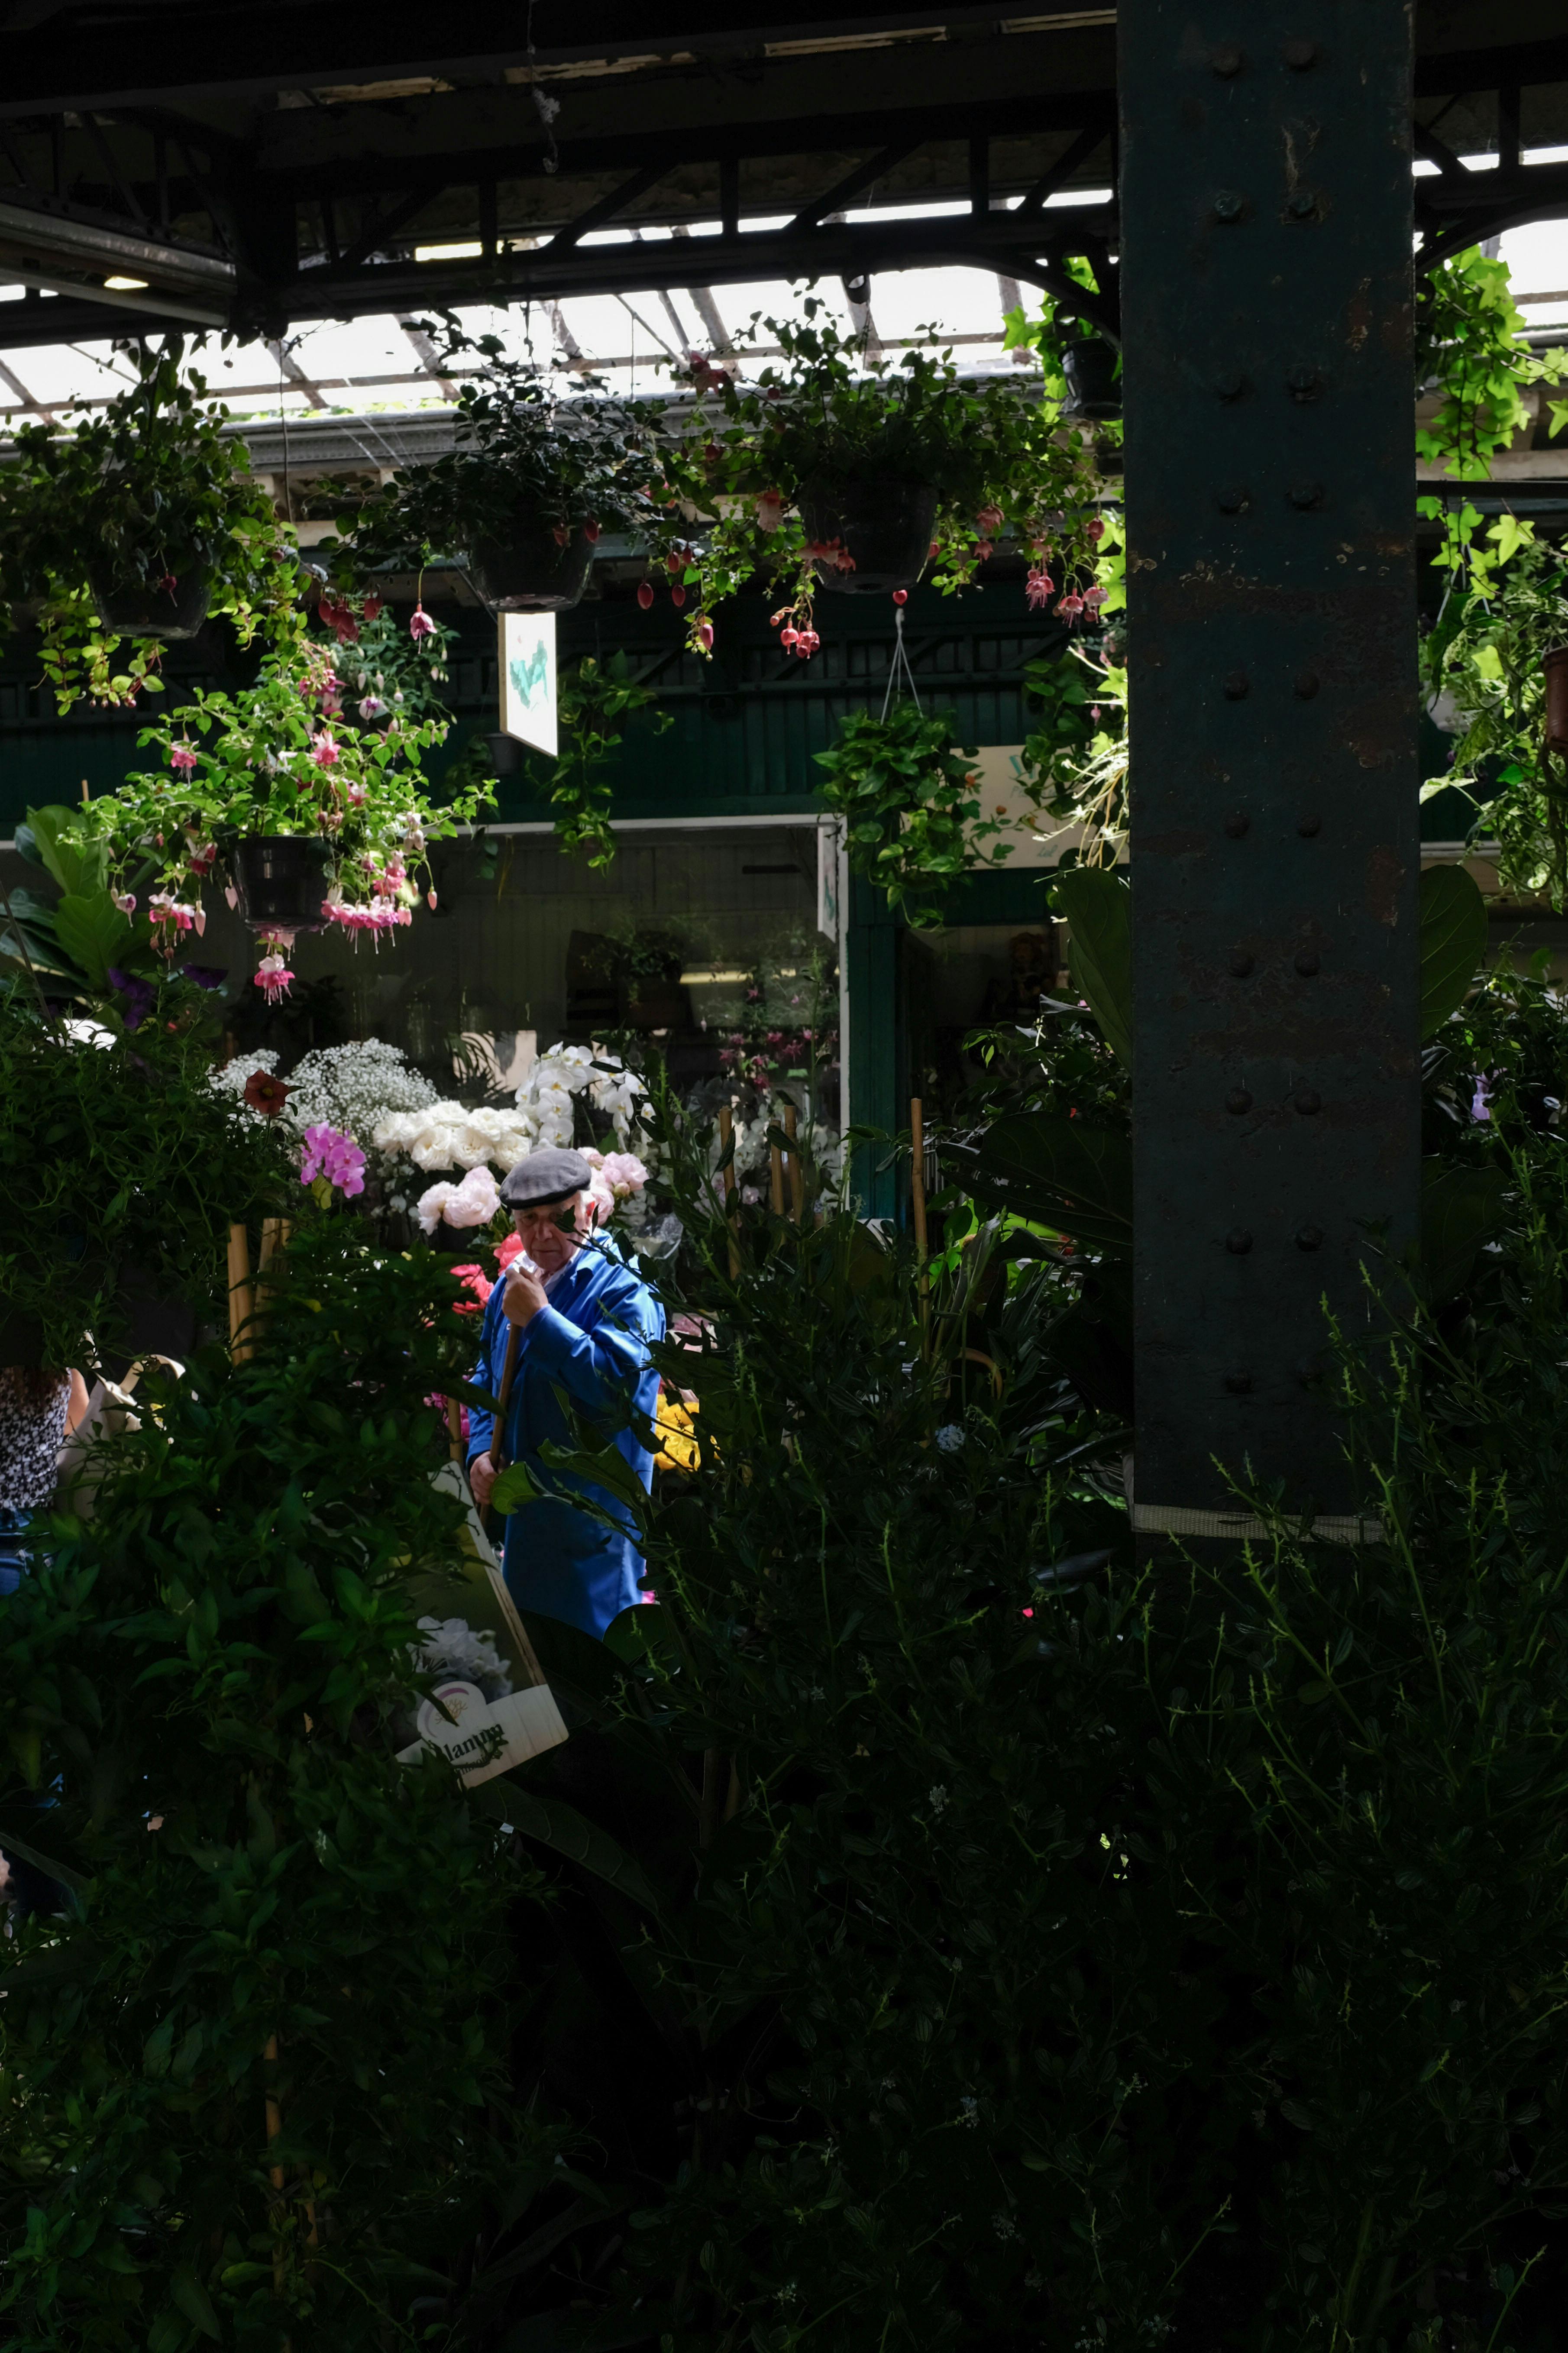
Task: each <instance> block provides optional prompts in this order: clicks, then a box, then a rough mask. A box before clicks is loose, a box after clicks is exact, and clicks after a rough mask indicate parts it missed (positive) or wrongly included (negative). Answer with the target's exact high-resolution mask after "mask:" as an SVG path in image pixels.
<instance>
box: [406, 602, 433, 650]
mask: <svg viewBox="0 0 1568 2353" xmlns="http://www.w3.org/2000/svg"><path fill="white" fill-rule="evenodd" d="M408 634H409V636H410V637H411V638H413V639H414V642H415V644H416V645H417V644H418V642H419V640H420V638H429V637H434V636H435V634H436V624H435V622H434V621H433V620H432V619H431V618H430V616H429V614H428V613H427V612H426V610H425V607H424V606H423V605H416V607H414V610H413V613H412V614H411V615H410V617H409V622H408Z"/></svg>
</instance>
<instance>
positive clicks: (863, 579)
mask: <svg viewBox="0 0 1568 2353" xmlns="http://www.w3.org/2000/svg"><path fill="white" fill-rule="evenodd" d="M936 510H937V493H936V491H935V489H934V488H933V486H932V485H931V483H930V482H919V481H915V480H912V479H911V478H910V476H909V475H907V474H863V475H861V476H859V477H858V479H856V480H852V481H847V482H822V481H817V482H807V483H806V484H805V486H804V488H803V489H802V491H801V496H800V512H801V520H802V522H804V523H805V535H806V538H807V539H808V540H810V541H812V542H814V543H816V544H818V545H821V546H832V545H833V544H834V543H837V545H838V546H840V547H841V548H842V549H843V550H844V552H845V554H847V555H848V556H849V557H850V559H851V565H850V566H849V567H847V568H845V569H842V570H841V569H840V568H839V567H838V566H837V565H834V564H832V563H830V562H827V561H824V563H823V564H822V565H821V566H820V586H822V587H824V588H836V589H838V590H840V591H843V592H847V594H849V595H851V596H889V595H890V594H891V592H892V591H893V590H894V589H895V588H912V587H913V586H914V584H915V582H916V581H917V580H918V579H919V578H920V576H921V573H922V572H923V571H924V570H925V567H926V563H927V560H928V558H929V556H930V554H931V532H932V530H933V529H934V527H935V524H936Z"/></svg>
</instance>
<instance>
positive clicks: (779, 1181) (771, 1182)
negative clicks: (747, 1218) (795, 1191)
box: [768, 1144, 784, 1218]
mask: <svg viewBox="0 0 1568 2353" xmlns="http://www.w3.org/2000/svg"><path fill="white" fill-rule="evenodd" d="M768 1207H769V1208H770V1209H772V1211H773V1215H774V1217H775V1218H782V1217H783V1215H784V1154H783V1153H782V1152H781V1151H780V1150H779V1148H778V1145H776V1144H770V1145H769V1146H768Z"/></svg>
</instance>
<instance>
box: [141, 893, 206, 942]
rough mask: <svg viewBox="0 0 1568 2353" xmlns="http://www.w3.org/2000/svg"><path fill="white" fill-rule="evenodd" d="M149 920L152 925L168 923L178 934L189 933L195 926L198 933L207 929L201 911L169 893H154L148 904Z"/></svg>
mask: <svg viewBox="0 0 1568 2353" xmlns="http://www.w3.org/2000/svg"><path fill="white" fill-rule="evenodd" d="M147 920H148V922H149V923H168V924H169V925H170V926H171V927H172V930H173V931H177V932H188V931H189V930H190V929H191V927H192V925H193V924H195V928H196V930H197V932H198V933H199V932H200V931H202V930H203V929H204V928H205V920H204V919H203V918H202V911H201V909H200V908H199V907H193V906H191V905H190V903H189V902H187V901H186V900H184V899H176V898H175V897H174V894H173V892H168V891H154V892H153V896H152V897H151V898H150V899H149V900H148V902H147Z"/></svg>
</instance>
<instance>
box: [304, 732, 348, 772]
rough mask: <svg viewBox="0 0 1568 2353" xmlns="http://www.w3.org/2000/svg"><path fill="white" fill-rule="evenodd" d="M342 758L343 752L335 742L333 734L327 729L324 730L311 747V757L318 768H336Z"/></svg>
mask: <svg viewBox="0 0 1568 2353" xmlns="http://www.w3.org/2000/svg"><path fill="white" fill-rule="evenodd" d="M342 756H343V755H342V750H341V748H340V747H339V745H338V744H335V743H334V742H333V740H332V738H331V734H330V733H328V732H327V730H326V729H325V728H323V729H322V731H321V734H319V735H318V736H317V737H316V739H315V741H314V743H313V744H311V746H310V757H311V759H312V760H314V762H315V764H316V765H317V767H318V768H335V767H336V766H337V765H338V762H339V761H340V760H341V759H342Z"/></svg>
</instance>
